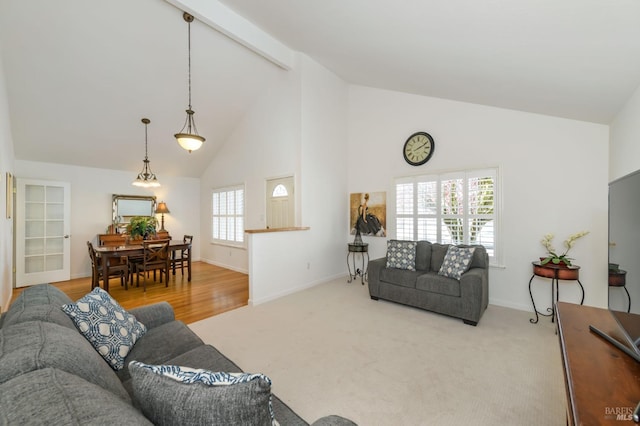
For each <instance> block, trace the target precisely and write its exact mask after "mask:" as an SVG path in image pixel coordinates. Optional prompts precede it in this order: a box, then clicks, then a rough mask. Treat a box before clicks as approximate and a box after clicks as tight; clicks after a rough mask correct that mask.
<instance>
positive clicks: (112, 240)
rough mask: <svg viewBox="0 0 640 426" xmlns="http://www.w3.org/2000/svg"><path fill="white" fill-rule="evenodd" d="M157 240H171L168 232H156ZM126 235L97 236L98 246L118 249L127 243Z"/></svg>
mask: <svg viewBox="0 0 640 426" xmlns="http://www.w3.org/2000/svg"><path fill="white" fill-rule="evenodd" d="M156 235H157V237H156V238H158V239H159V240H165V239H171V236H170V235H169V231H158V232H157V234H156ZM127 236H128V235H127V234H98V246H105V247H119V246H124V245H125V244H126V243H127Z"/></svg>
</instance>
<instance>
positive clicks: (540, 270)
mask: <svg viewBox="0 0 640 426" xmlns="http://www.w3.org/2000/svg"><path fill="white" fill-rule="evenodd" d="M531 264H532V265H533V275H531V279H530V280H529V296H531V304H532V305H533V312H535V314H536V317H535V319H534V318H530V319H529V322H531V323H532V324H537V323H538V320H539V317H538V315H542V316H544V317H551V322H554V319H555V316H556V309H555V303H557V302H558V297H559V293H560V289H559V286H558V283H559V280H565V281H576V282H577V283H578V285H579V286H580V290H581V291H582V299H581V300H580V304H581V305H582V303H583V302H584V287H583V286H582V283H581V282H580V267H579V266H578V265H572V266H560V265H556V264H553V263H547V264H545V265H542V264H541V263H540V262H539V261H535V262H531ZM535 277H541V278H551V307H550V308H547V312H548V313H546V314H544V313H542V312H538V309H537V308H536V302H535V301H534V300H533V293H532V292H531V283H532V282H533V279H534V278H535Z"/></svg>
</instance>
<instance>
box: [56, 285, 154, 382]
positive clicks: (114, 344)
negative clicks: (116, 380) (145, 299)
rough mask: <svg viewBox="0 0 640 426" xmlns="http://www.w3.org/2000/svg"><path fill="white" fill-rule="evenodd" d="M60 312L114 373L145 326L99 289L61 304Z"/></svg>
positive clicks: (122, 364) (143, 331)
mask: <svg viewBox="0 0 640 426" xmlns="http://www.w3.org/2000/svg"><path fill="white" fill-rule="evenodd" d="M62 310H63V311H64V313H66V314H67V315H69V317H70V318H71V319H72V320H73V322H74V323H75V325H76V327H77V328H78V330H79V331H80V333H82V335H83V336H84V337H85V338H86V339H87V340H88V341H89V342H90V343H91V345H92V346H93V347H94V348H95V349H96V350H97V351H98V353H99V354H100V355H101V356H102V357H103V358H104V359H105V361H107V362H108V363H109V365H110V366H111V368H113V369H114V370H121V369H122V368H123V367H124V359H125V358H126V357H127V354H128V353H129V351H131V348H133V345H134V344H135V343H136V341H137V340H138V339H139V338H140V337H142V335H143V334H144V333H146V332H147V328H146V327H145V325H144V324H142V323H141V322H139V321H138V320H137V319H136V317H135V316H133V315H131V314H130V313H128V312H127V311H125V310H124V309H123V308H122V306H120V304H119V303H118V302H116V301H115V300H114V299H113V298H112V297H111V296H110V295H109V293H107V292H106V291H104V290H103V289H101V288H100V287H96V288H94V289H93V290H92V291H91V292H90V293H89V294H87V295H86V296H84V297H83V298H81V299H80V300H78V301H77V302H76V303H68V304H66V305H63V306H62Z"/></svg>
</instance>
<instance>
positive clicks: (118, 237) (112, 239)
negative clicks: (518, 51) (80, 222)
mask: <svg viewBox="0 0 640 426" xmlns="http://www.w3.org/2000/svg"><path fill="white" fill-rule="evenodd" d="M126 242H127V235H125V234H98V245H99V246H105V247H119V246H123V245H125V244H126Z"/></svg>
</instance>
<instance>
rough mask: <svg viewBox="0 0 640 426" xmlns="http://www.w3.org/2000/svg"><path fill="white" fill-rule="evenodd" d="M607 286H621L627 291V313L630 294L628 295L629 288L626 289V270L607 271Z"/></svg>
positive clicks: (629, 307)
mask: <svg viewBox="0 0 640 426" xmlns="http://www.w3.org/2000/svg"><path fill="white" fill-rule="evenodd" d="M609 287H622V288H623V289H624V291H625V292H626V293H627V299H628V300H629V305H628V307H627V313H629V312H631V295H629V290H627V271H623V270H622V269H618V270H615V271H609Z"/></svg>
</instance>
